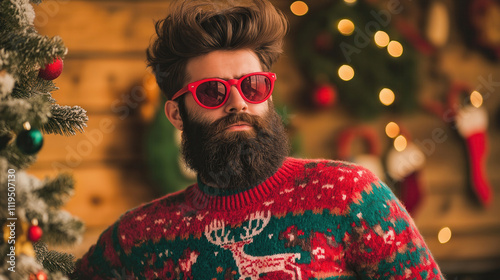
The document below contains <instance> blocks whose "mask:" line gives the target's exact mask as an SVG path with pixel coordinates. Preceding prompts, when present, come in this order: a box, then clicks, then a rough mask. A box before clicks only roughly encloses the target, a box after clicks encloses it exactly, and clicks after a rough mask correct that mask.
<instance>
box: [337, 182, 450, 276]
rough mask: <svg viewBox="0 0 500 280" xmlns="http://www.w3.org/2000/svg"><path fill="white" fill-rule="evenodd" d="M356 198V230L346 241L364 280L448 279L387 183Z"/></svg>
mask: <svg viewBox="0 0 500 280" xmlns="http://www.w3.org/2000/svg"><path fill="white" fill-rule="evenodd" d="M353 189H356V188H353ZM353 192H355V191H353ZM353 195H354V196H355V197H356V198H357V199H354V200H353V203H352V205H351V206H350V208H351V211H350V219H351V221H352V229H353V230H352V231H351V232H350V233H347V234H346V236H345V237H344V239H345V240H344V241H345V242H346V245H347V248H346V249H347V250H346V257H347V258H348V259H349V262H350V265H351V266H352V267H353V268H354V270H355V271H356V272H357V274H358V277H359V278H360V279H394V280H397V279H439V280H441V279H444V278H443V276H442V274H441V272H440V270H439V267H438V265H437V264H436V262H435V260H434V258H433V256H432V255H431V252H430V251H429V248H428V247H427V245H426V244H425V242H424V240H423V238H422V236H421V235H420V233H419V232H418V229H417V227H416V226H415V224H414V222H413V220H412V218H411V217H410V215H409V214H408V212H407V211H406V210H405V208H404V207H403V206H402V204H401V203H400V202H399V200H398V199H397V198H396V197H395V196H394V194H393V193H392V191H391V190H390V189H389V188H388V187H387V186H386V185H385V184H384V183H383V182H380V181H374V182H372V183H369V185H368V186H364V187H363V188H362V189H361V190H360V191H359V192H358V193H353Z"/></svg>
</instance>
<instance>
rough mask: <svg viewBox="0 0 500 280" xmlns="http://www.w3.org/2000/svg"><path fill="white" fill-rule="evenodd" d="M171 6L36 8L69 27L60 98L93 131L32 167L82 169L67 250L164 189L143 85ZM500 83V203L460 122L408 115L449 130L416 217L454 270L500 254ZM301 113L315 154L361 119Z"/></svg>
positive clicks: (420, 128) (493, 173) (293, 76)
mask: <svg viewBox="0 0 500 280" xmlns="http://www.w3.org/2000/svg"><path fill="white" fill-rule="evenodd" d="M273 3H275V4H276V5H277V6H278V7H280V8H281V9H282V10H283V11H285V12H286V13H287V16H289V19H290V21H291V24H292V28H293V26H294V25H295V24H297V19H296V18H295V17H294V16H293V15H291V14H290V13H289V11H288V9H287V6H288V5H289V4H290V1H285V0H279V1H273ZM168 6H169V1H155V0H146V1H144V0H143V1H132V0H128V1H127V0H120V1H111V0H104V1H93V0H87V1H66V0H65V1H55V0H53V1H50V0H47V1H45V2H44V3H42V4H41V5H40V6H37V7H36V12H37V18H36V21H35V22H36V26H37V28H38V30H39V32H40V33H42V34H46V35H49V36H55V35H58V36H61V37H62V38H63V40H64V42H65V43H66V45H67V47H68V48H69V53H68V55H67V57H66V59H65V61H64V63H65V68H64V72H63V74H62V75H61V77H59V78H58V79H57V80H56V81H55V82H56V84H57V85H58V86H59V87H60V90H58V91H56V92H55V94H54V97H55V98H56V99H57V100H58V101H59V103H60V104H63V105H79V106H82V107H84V108H85V109H87V110H88V115H89V118H90V121H89V124H88V128H87V130H86V133H85V134H82V135H77V136H75V137H69V138H66V137H63V136H46V138H45V140H46V141H45V147H44V148H43V149H42V151H41V152H40V154H39V160H38V162H37V163H36V164H35V165H34V166H33V167H32V168H31V170H30V172H31V173H33V174H35V175H37V176H39V177H45V176H48V175H53V174H56V173H57V172H58V171H70V172H72V173H73V174H74V176H75V178H76V181H77V185H76V194H75V196H74V197H73V199H72V200H71V201H70V202H69V203H68V204H67V206H66V209H67V210H68V211H70V212H71V213H72V214H74V215H76V216H79V217H81V218H82V219H83V220H84V222H85V223H86V225H87V232H86V234H85V237H84V242H83V244H81V245H79V246H77V247H76V248H70V249H67V248H65V249H64V250H65V251H68V250H69V251H70V252H73V253H74V254H75V255H76V256H77V257H79V256H81V255H82V254H83V253H84V252H86V251H87V250H88V248H89V246H90V245H91V244H93V243H94V242H95V241H96V239H97V237H98V235H99V234H100V233H101V232H102V230H104V229H105V228H106V227H107V226H108V225H110V224H111V223H112V222H113V221H115V220H116V219H117V218H118V217H119V215H120V214H121V213H123V212H125V211H126V210H127V209H130V208H132V207H135V206H137V205H139V204H140V203H143V202H146V201H149V200H151V199H152V198H154V197H156V196H157V193H156V190H155V189H154V188H153V187H151V184H150V182H149V179H148V176H147V170H146V168H145V165H144V159H143V147H142V143H143V142H142V139H141V136H143V135H144V133H143V132H144V131H145V129H146V128H147V123H148V117H147V116H146V115H144V114H141V113H140V109H141V108H145V107H146V106H151V104H154V102H155V101H154V100H155V97H154V96H148V97H147V98H146V97H144V96H143V95H141V92H137V89H138V88H137V86H140V87H142V88H143V89H147V87H149V85H150V84H149V82H147V80H148V79H149V78H150V77H149V75H150V74H149V71H148V70H147V69H146V64H145V53H144V51H145V49H146V47H147V45H148V43H149V41H150V38H151V36H152V35H153V34H154V30H153V22H154V20H155V19H160V18H162V17H163V16H164V15H165V14H166V13H167V10H168ZM290 49H291V47H290V45H287V46H286V47H285V56H284V57H283V58H282V59H281V60H280V62H279V63H278V64H277V65H276V67H275V71H276V72H277V73H279V77H280V79H279V81H286V82H281V83H278V84H277V90H278V91H279V92H281V93H284V96H282V97H281V98H282V99H283V100H287V98H288V96H286V93H288V92H289V93H293V89H294V88H297V87H298V86H300V83H301V78H300V74H299V71H298V69H297V67H296V66H295V65H294V64H293V62H292V61H291V59H292V57H291V54H289V55H287V54H286V53H287V51H289V50H290ZM441 64H442V65H441V67H442V69H444V70H445V71H447V73H449V74H450V75H451V77H453V78H454V79H460V80H463V81H467V82H469V83H470V84H472V85H477V84H478V77H484V78H487V77H488V76H490V75H491V76H492V77H493V80H494V81H500V70H499V67H498V64H492V63H489V62H486V61H485V60H484V59H483V58H481V57H480V56H479V55H477V54H471V53H469V52H468V51H467V50H465V49H464V47H463V46H462V45H460V44H459V43H456V44H451V45H450V47H449V48H447V50H446V54H445V55H444V59H443V60H442V61H441ZM423 69H424V70H423V71H425V66H424V67H423ZM140 87H139V88H140ZM420 91H421V92H420V95H421V96H425V95H426V94H428V93H429V92H433V91H435V85H432V83H431V81H429V80H425V79H422V81H421V89H420ZM148 92H151V90H149V91H148ZM498 92H499V89H498V86H497V87H495V89H494V92H492V94H491V98H490V99H489V100H488V102H487V103H486V107H487V109H488V111H489V112H490V119H491V120H492V125H490V129H489V131H488V136H489V140H490V154H489V159H488V162H487V171H488V174H489V179H490V182H491V183H492V186H493V188H494V189H495V192H496V193H495V203H494V204H493V205H492V206H491V207H490V208H488V209H484V208H482V207H480V206H478V205H476V204H475V203H474V202H473V201H472V200H471V199H470V198H468V197H469V196H470V195H469V194H468V193H467V187H466V185H467V184H466V179H465V178H466V173H465V172H466V169H464V168H465V167H464V166H465V165H466V160H465V159H464V158H465V151H464V149H463V147H462V146H461V144H460V143H461V142H460V141H461V139H459V138H458V137H457V135H456V134H455V131H454V130H453V129H452V128H450V127H448V126H447V125H446V124H444V123H443V122H442V121H440V120H439V119H437V118H435V117H433V116H431V115H429V114H426V113H424V112H420V113H417V114H414V115H412V116H405V117H402V118H400V119H399V121H401V122H402V123H404V124H405V126H406V127H407V129H409V130H410V131H412V133H413V137H414V138H415V139H419V140H421V141H424V140H426V139H430V138H429V137H431V135H432V131H433V130H434V129H436V128H439V129H442V130H443V131H444V132H445V133H446V135H447V136H448V138H447V140H446V142H444V143H434V144H435V149H433V151H432V152H429V153H428V155H427V156H428V158H427V165H426V166H425V168H424V170H423V171H422V175H421V176H422V186H423V191H424V195H425V197H424V200H423V203H422V205H421V207H420V208H419V210H418V212H417V213H416V214H415V220H416V222H417V224H418V226H419V228H420V229H421V231H422V233H423V235H424V237H425V238H426V240H427V242H428V244H429V246H430V247H431V250H432V251H433V253H434V255H435V256H436V258H437V259H438V260H439V261H440V262H441V263H442V264H443V266H444V267H445V268H446V269H447V270H449V271H453V270H456V271H460V270H464V269H466V270H470V271H474V270H480V269H491V268H492V267H495V266H498V264H499V263H500V261H499V260H500V238H499V236H500V215H498V214H499V213H500V203H499V201H500V173H499V172H498V170H500V162H499V161H498V158H499V156H500V145H498V143H499V142H500V132H499V126H498V124H494V119H495V115H494V113H495V112H496V110H499V109H498V108H499V107H500V105H499V104H500V98H499V97H498ZM388 121H390V119H380V120H376V121H373V122H372V123H370V125H372V126H374V127H375V128H377V129H378V130H379V131H381V135H382V134H383V127H384V125H385V123H387V122H388ZM295 122H296V123H295V125H296V126H297V130H298V131H299V133H301V135H302V140H303V144H304V145H303V146H304V155H305V156H307V157H310V158H315V157H321V158H325V157H326V158H335V156H336V154H335V145H336V143H335V139H333V138H334V136H335V135H338V132H339V129H340V128H341V127H344V126H345V125H346V124H349V123H353V122H352V120H349V119H348V117H347V115H346V114H345V112H342V109H341V108H337V110H334V111H329V112H322V113H318V114H314V115H301V116H299V117H297V118H296V121H295ZM386 142H387V143H386V148H387V147H388V146H387V145H388V144H389V142H388V141H386ZM444 226H449V227H450V228H452V230H453V234H454V235H453V236H454V237H453V238H452V240H451V241H450V242H449V243H447V244H440V243H439V242H438V241H437V238H436V236H437V232H438V230H439V229H440V228H442V227H444ZM481 265H482V266H481Z"/></svg>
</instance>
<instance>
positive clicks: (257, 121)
mask: <svg viewBox="0 0 500 280" xmlns="http://www.w3.org/2000/svg"><path fill="white" fill-rule="evenodd" d="M238 122H245V123H248V124H249V125H250V126H253V127H254V128H255V129H259V128H262V127H263V123H264V120H263V119H262V118H261V117H259V116H254V115H250V114H248V113H238V114H231V115H228V116H225V117H222V118H220V119H218V120H217V121H215V122H214V123H212V124H211V129H212V131H213V132H214V134H218V133H221V132H223V131H224V130H225V129H226V128H227V127H228V126H230V125H233V124H235V123H238Z"/></svg>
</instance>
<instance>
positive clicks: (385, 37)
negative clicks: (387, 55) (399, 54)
mask: <svg viewBox="0 0 500 280" xmlns="http://www.w3.org/2000/svg"><path fill="white" fill-rule="evenodd" d="M373 39H374V40H375V44H377V46H379V47H381V48H383V47H386V46H387V45H389V42H390V41H391V39H390V38H389V34H387V33H385V32H384V31H377V32H376V33H375V35H373Z"/></svg>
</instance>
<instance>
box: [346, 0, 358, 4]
mask: <svg viewBox="0 0 500 280" xmlns="http://www.w3.org/2000/svg"><path fill="white" fill-rule="evenodd" d="M344 2H346V3H347V4H354V3H356V0H344Z"/></svg>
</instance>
